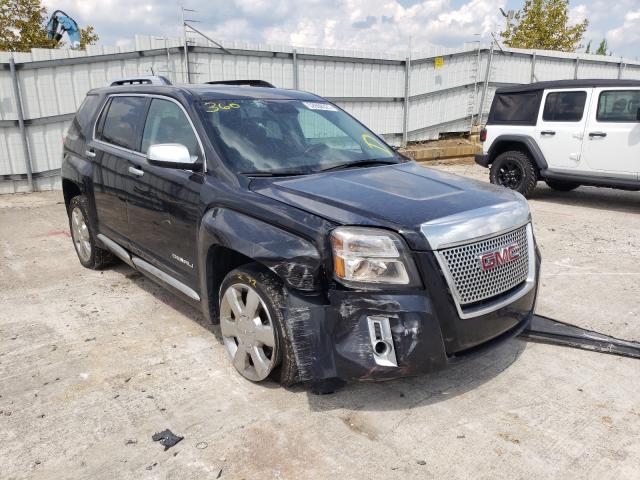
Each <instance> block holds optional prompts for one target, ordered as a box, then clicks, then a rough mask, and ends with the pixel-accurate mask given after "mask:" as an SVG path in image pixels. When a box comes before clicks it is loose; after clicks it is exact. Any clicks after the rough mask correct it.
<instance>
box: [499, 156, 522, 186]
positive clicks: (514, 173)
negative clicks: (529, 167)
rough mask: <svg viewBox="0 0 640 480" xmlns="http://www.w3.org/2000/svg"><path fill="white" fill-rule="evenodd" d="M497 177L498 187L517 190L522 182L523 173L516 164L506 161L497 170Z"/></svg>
mask: <svg viewBox="0 0 640 480" xmlns="http://www.w3.org/2000/svg"><path fill="white" fill-rule="evenodd" d="M497 177H498V184H499V185H502V186H503V187H507V188H510V189H511V190H517V189H518V188H519V187H520V186H521V185H522V182H523V180H524V171H523V170H522V167H521V166H520V165H519V164H518V163H517V162H514V161H512V160H507V161H506V162H504V164H503V165H501V166H500V168H499V169H498V175H497Z"/></svg>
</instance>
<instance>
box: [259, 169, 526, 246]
mask: <svg viewBox="0 0 640 480" xmlns="http://www.w3.org/2000/svg"><path fill="white" fill-rule="evenodd" d="M250 189H251V190H252V191H254V192H256V193H259V194H261V195H264V196H267V197H269V198H272V199H274V200H278V201H280V202H283V203H286V204H288V205H291V206H294V207H296V208H300V209H302V210H305V211H307V212H310V213H313V214H315V215H318V216H320V217H323V218H325V219H327V220H331V221H333V222H335V223H338V224H341V225H367V226H380V227H386V228H390V229H393V230H396V231H398V232H400V233H401V234H402V235H403V236H404V237H405V238H406V240H407V241H408V242H409V244H410V246H411V247H412V248H414V249H418V250H430V249H431V248H430V246H429V244H428V242H426V239H425V237H424V235H422V233H421V226H422V224H424V223H427V222H435V223H439V221H440V220H442V219H447V218H455V219H457V223H460V221H461V220H462V221H463V220H464V217H465V212H469V216H470V218H473V217H475V218H476V221H477V220H478V219H477V216H478V215H477V213H474V211H475V212H490V211H491V210H492V207H498V206H501V207H504V206H505V205H501V204H511V203H514V202H515V203H517V204H518V205H519V210H520V213H521V210H522V208H523V207H522V202H524V205H525V206H526V201H525V200H524V197H522V196H521V195H520V194H518V193H516V192H513V191H511V190H508V189H506V188H501V187H496V186H494V185H491V184H488V183H483V182H479V181H476V180H471V179H468V178H463V177H459V176H457V175H451V174H447V173H442V172H439V171H436V170H433V169H430V168H425V167H422V166H420V165H418V164H417V163H416V162H407V163H403V164H398V165H385V166H378V167H366V168H353V169H347V170H341V171H335V172H326V173H317V174H313V175H306V176H301V177H291V178H286V177H285V178H277V177H276V178H259V179H255V180H253V181H252V182H251V185H250ZM502 210H503V211H504V210H505V208H502ZM506 210H507V215H508V208H507V209H506ZM527 214H528V209H527ZM503 215H504V212H503ZM516 217H518V215H514V219H513V223H514V226H520V225H521V223H520V224H519V225H516V223H517V222H518V221H519V220H520V218H516ZM487 220H488V221H490V219H489V218H487ZM445 222H446V221H445ZM436 248H437V247H436Z"/></svg>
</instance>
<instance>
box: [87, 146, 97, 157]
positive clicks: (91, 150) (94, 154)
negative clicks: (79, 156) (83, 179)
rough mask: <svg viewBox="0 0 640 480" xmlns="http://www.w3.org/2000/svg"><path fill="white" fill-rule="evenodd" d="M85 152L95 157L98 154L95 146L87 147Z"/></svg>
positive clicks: (88, 155)
mask: <svg viewBox="0 0 640 480" xmlns="http://www.w3.org/2000/svg"><path fill="white" fill-rule="evenodd" d="M84 154H85V155H86V156H87V157H91V158H94V157H95V156H96V151H95V150H94V149H93V148H87V149H86V150H85V151H84Z"/></svg>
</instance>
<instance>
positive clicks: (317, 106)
mask: <svg viewBox="0 0 640 480" xmlns="http://www.w3.org/2000/svg"><path fill="white" fill-rule="evenodd" d="M302 103H303V104H304V106H305V107H307V108H308V109H309V110H327V111H329V112H337V111H338V109H337V108H336V107H334V106H333V105H331V104H330V103H316V102H302Z"/></svg>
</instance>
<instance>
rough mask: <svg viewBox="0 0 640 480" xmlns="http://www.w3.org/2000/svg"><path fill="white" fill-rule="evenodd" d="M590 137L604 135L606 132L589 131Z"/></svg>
mask: <svg viewBox="0 0 640 480" xmlns="http://www.w3.org/2000/svg"><path fill="white" fill-rule="evenodd" d="M589 136H590V137H592V138H593V137H606V136H607V134H606V133H605V132H589Z"/></svg>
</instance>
